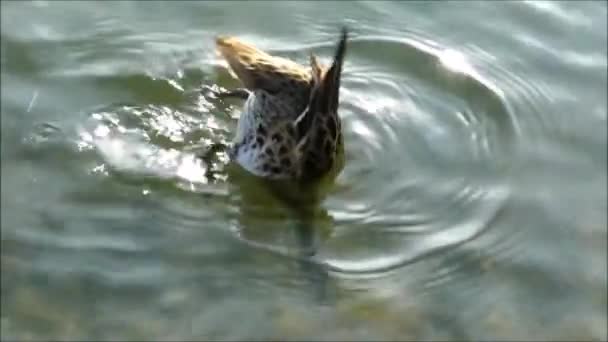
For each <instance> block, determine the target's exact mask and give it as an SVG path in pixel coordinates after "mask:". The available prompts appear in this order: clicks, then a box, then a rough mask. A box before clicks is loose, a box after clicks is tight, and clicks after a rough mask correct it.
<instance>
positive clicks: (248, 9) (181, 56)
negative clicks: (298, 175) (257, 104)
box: [0, 1, 608, 340]
mask: <svg viewBox="0 0 608 342" xmlns="http://www.w3.org/2000/svg"><path fill="white" fill-rule="evenodd" d="M1 6H2V7H1V13H2V14H1V15H2V18H1V19H2V21H1V25H2V26H1V28H2V36H1V37H2V42H1V48H2V49H1V56H0V63H1V66H2V84H1V85H2V98H1V99H2V108H1V109H2V130H1V136H2V150H1V156H2V215H1V218H2V249H1V255H2V283H1V284H2V302H1V306H2V314H1V333H2V339H3V340H39V339H46V340H48V339H72V340H82V339H96V340H97V339H103V340H124V339H142V338H143V339H146V340H167V339H172V340H251V339H257V340H259V339H281V340H284V339H287V340H294V339H300V340H302V339H313V340H320V339H324V340H328V339H329V340H333V339H347V340H365V339H368V340H388V339H392V340H414V339H426V340H438V339H453V340H462V339H467V340H487V339H503V340H505V339H506V340H513V339H524V340H529V339H536V340H547V339H561V340H573V339H574V340H606V339H607V336H606V335H607V332H606V319H607V314H606V310H607V306H608V304H607V302H608V300H607V296H606V286H607V275H606V258H607V244H606V239H607V223H606V220H607V217H606V210H607V203H608V201H607V196H606V186H607V184H606V163H607V159H608V158H607V155H606V144H607V134H606V116H607V105H606V91H607V89H606V88H607V81H606V77H607V75H606V68H607V62H606V55H607V43H606V39H607V37H606V30H605V28H606V24H607V23H606V16H607V5H606V2H600V1H595V2H591V1H590V2H578V1H577V2H562V1H560V2H556V1H551V2H527V1H526V2H507V1H504V2H503V1H501V2H494V1H492V2H490V1H480V2H474V1H467V2H439V1H437V2H424V3H422V2H409V1H408V2H376V1H374V2H274V1H272V2H260V3H249V2H247V3H246V2H222V3H219V2H107V3H106V2H104V3H101V2H96V3H93V2H84V1H78V2H75V1H73V2H58V1H36V2H11V1H2V5H1ZM341 24H347V25H348V26H349V27H350V28H351V31H352V39H351V41H350V45H349V51H348V55H347V61H346V65H345V70H344V76H343V87H342V93H341V94H342V96H341V107H340V108H341V109H340V114H341V116H342V118H343V122H344V135H345V144H346V160H347V161H346V167H345V169H344V171H343V172H342V174H341V175H340V176H339V178H338V179H337V180H336V182H335V184H334V185H333V187H331V188H330V189H331V190H330V192H329V194H328V195H327V197H326V198H325V200H324V201H323V202H322V203H321V204H320V205H318V206H313V207H312V208H308V209H307V211H306V214H304V215H303V214H302V212H298V211H294V210H292V209H290V208H289V207H287V206H286V205H285V204H284V203H283V202H282V201H281V200H280V199H277V198H276V196H274V194H273V193H272V191H270V190H269V189H268V188H266V187H264V186H263V185H261V184H258V183H256V182H255V181H254V180H252V179H251V178H249V177H247V175H246V174H243V173H242V172H239V171H238V170H232V171H231V168H230V167H227V165H226V163H227V160H226V156H225V154H223V153H221V151H220V152H218V153H215V154H213V155H208V156H207V157H205V158H204V159H201V158H199V156H200V155H201V151H203V150H205V149H206V148H207V147H208V146H211V145H212V144H214V143H225V142H228V141H230V139H231V138H232V134H233V132H234V129H235V125H236V121H235V118H236V116H237V115H238V108H239V106H240V104H241V103H240V102H239V101H236V100H235V101H226V102H223V101H220V100H218V99H215V98H213V97H211V96H209V95H208V93H205V92H201V90H200V89H201V87H203V86H212V87H216V86H219V87H234V86H236V85H238V82H237V81H236V80H234V79H233V78H232V77H231V76H230V74H229V73H228V71H227V70H226V69H225V66H224V64H223V63H222V62H221V61H220V60H218V59H217V58H216V56H215V53H214V49H213V37H214V36H215V35H216V34H234V35H238V36H240V37H242V38H244V39H246V40H248V41H251V42H254V43H256V44H257V45H259V46H260V47H262V48H264V49H267V50H269V51H271V52H273V53H276V54H279V55H282V56H286V57H290V58H294V59H296V60H297V61H300V62H306V61H307V58H308V53H309V52H310V51H312V52H314V53H316V54H318V55H320V56H321V58H322V59H323V60H324V61H325V62H327V61H328V60H329V57H330V56H331V53H332V50H333V46H334V43H335V41H336V39H337V34H338V31H339V26H340V25H341Z"/></svg>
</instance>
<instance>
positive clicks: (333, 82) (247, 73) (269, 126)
mask: <svg viewBox="0 0 608 342" xmlns="http://www.w3.org/2000/svg"><path fill="white" fill-rule="evenodd" d="M347 36H348V33H347V30H346V29H345V28H343V29H342V32H341V36H340V40H339V42H338V45H337V48H336V51H335V54H334V57H333V61H332V63H331V65H330V66H329V67H326V66H324V65H322V64H321V63H320V62H319V61H318V60H317V57H316V56H315V55H313V54H311V55H310V65H309V66H304V65H301V64H298V63H296V62H294V61H292V60H289V59H286V58H282V57H278V56H273V55H270V54H268V53H266V52H264V51H261V50H260V49H258V48H256V47H255V46H253V45H251V44H248V43H245V42H243V41H242V40H240V39H238V38H236V37H228V36H219V37H217V38H216V45H217V50H218V51H219V53H220V54H221V56H222V57H223V58H224V59H225V60H226V61H227V63H228V65H229V67H230V69H231V70H232V71H233V72H234V74H236V76H237V77H238V79H239V80H240V82H241V83H242V84H243V86H244V88H237V89H233V90H227V91H223V92H219V93H218V95H219V96H220V97H238V98H242V99H246V101H245V103H244V105H243V108H242V112H241V115H240V117H239V120H238V124H237V129H236V134H235V137H234V140H233V145H232V146H231V148H230V151H229V156H230V158H231V160H232V161H233V162H236V163H237V164H239V165H240V166H241V167H243V168H244V169H246V170H247V171H249V172H250V173H252V174H254V175H256V176H259V177H262V178H267V179H276V180H294V181H297V182H310V181H315V180H319V179H321V178H324V177H326V176H328V175H334V176H335V175H337V174H338V173H339V172H340V171H341V169H342V168H343V166H344V140H343V136H342V132H341V122H340V117H339V115H338V103H339V94H340V78H341V73H342V65H343V63H344V57H345V53H346V42H347V38H348V37H347Z"/></svg>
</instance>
